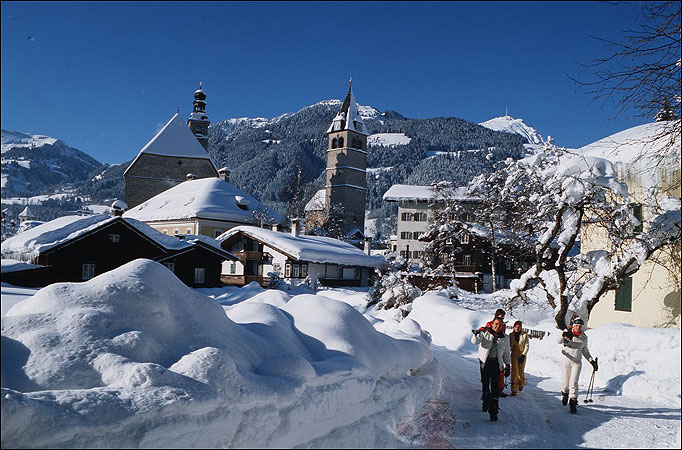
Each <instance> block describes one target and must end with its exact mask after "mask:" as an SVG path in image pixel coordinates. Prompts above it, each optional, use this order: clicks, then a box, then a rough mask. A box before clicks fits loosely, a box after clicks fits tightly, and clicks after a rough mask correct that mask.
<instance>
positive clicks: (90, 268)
mask: <svg viewBox="0 0 682 450" xmlns="http://www.w3.org/2000/svg"><path fill="white" fill-rule="evenodd" d="M82 275H83V279H84V280H89V279H90V278H93V277H94V276H95V265H94V264H90V263H85V264H83V271H82Z"/></svg>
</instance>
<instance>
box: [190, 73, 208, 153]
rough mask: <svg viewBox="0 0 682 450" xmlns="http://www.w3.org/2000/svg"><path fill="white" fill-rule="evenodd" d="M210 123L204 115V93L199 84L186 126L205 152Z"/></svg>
mask: <svg viewBox="0 0 682 450" xmlns="http://www.w3.org/2000/svg"><path fill="white" fill-rule="evenodd" d="M210 123H211V121H210V120H208V116H207V115H206V93H205V92H204V90H203V89H202V83H199V89H197V90H196V91H194V110H193V111H192V114H190V115H189V119H188V120H187V126H189V129H190V130H192V133H193V134H194V135H195V136H196V137H197V139H198V140H199V143H200V144H201V145H202V146H203V147H204V149H206V150H208V125H209V124H210Z"/></svg>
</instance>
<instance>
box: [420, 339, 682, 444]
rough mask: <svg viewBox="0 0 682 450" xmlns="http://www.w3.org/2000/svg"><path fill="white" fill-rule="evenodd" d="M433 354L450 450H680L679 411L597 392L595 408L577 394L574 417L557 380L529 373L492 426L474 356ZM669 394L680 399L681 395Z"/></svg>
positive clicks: (435, 350) (444, 351)
mask: <svg viewBox="0 0 682 450" xmlns="http://www.w3.org/2000/svg"><path fill="white" fill-rule="evenodd" d="M472 348H473V346H472ZM432 350H433V353H434V356H435V357H436V358H437V359H438V361H439V362H440V364H441V367H442V369H443V372H444V374H445V381H444V387H443V396H442V400H446V401H448V402H449V405H450V409H451V411H452V413H453V414H454V416H455V424H454V427H453V428H452V432H451V433H450V434H449V435H448V436H447V440H448V441H449V442H450V445H451V446H452V447H454V448H574V447H597V448H623V447H630V448H670V447H678V446H679V432H680V420H681V415H680V410H679V409H673V408H670V407H661V406H658V405H655V404H649V403H643V402H642V401H641V400H639V399H631V398H627V397H622V396H618V395H614V394H606V395H605V394H604V393H600V392H597V391H596V390H595V394H594V403H591V404H589V405H585V403H583V401H582V400H583V399H584V392H582V391H581V395H580V398H579V399H580V405H579V406H578V413H577V414H576V415H572V414H570V413H569V412H568V407H564V406H562V405H561V401H560V396H559V394H558V392H559V390H560V388H559V383H558V381H557V380H555V379H551V378H546V377H538V376H534V375H533V371H532V370H530V371H529V373H528V374H527V375H526V381H527V386H526V387H525V388H524V390H523V391H522V392H520V393H519V395H518V396H516V397H512V396H511V395H509V396H507V397H506V398H502V399H500V419H499V421H498V422H497V423H494V422H490V420H489V417H488V414H486V413H484V412H482V411H481V409H480V404H481V401H480V396H481V383H480V378H479V374H478V362H477V359H476V354H475V353H474V351H473V350H472V351H470V352H466V351H462V352H459V351H452V350H448V349H447V348H444V347H438V346H433V347H432ZM529 363H532V359H531V360H530V361H529ZM506 392H507V393H509V389H506ZM673 395H676V396H678V398H679V392H677V393H674V394H673Z"/></svg>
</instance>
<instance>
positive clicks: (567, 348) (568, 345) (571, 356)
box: [558, 333, 592, 364]
mask: <svg viewBox="0 0 682 450" xmlns="http://www.w3.org/2000/svg"><path fill="white" fill-rule="evenodd" d="M558 343H559V344H562V345H563V347H562V349H561V354H562V355H564V357H565V358H566V359H568V360H569V361H570V362H572V363H574V364H581V363H582V356H584V357H585V359H587V360H588V361H589V362H592V355H591V354H590V350H589V349H588V348H587V335H586V334H585V333H581V334H580V336H576V335H573V337H572V338H571V339H566V338H564V336H563V335H559V339H558Z"/></svg>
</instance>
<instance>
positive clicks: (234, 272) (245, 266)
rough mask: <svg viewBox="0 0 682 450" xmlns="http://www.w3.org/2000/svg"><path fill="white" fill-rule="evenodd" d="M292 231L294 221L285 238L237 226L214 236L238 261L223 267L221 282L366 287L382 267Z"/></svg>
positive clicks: (329, 241) (332, 242) (348, 248)
mask: <svg viewBox="0 0 682 450" xmlns="http://www.w3.org/2000/svg"><path fill="white" fill-rule="evenodd" d="M298 229H299V226H298V221H294V224H293V225H292V232H291V233H282V232H279V231H273V230H267V229H263V228H257V227H251V226H240V227H236V228H232V229H231V230H229V231H227V232H226V233H224V234H222V235H221V236H219V237H218V238H217V239H218V240H219V241H220V242H221V246H222V248H223V249H224V250H225V251H228V252H230V253H233V254H235V255H236V256H238V257H239V261H237V262H227V263H225V264H224V266H227V267H226V269H227V270H225V269H224V270H223V278H222V279H223V283H225V284H235V285H244V284H248V283H250V282H252V281H257V282H258V283H260V284H261V285H264V286H265V285H268V284H269V283H270V279H271V278H280V279H284V280H286V281H288V282H291V283H294V284H296V283H301V282H304V280H306V279H309V280H316V281H318V282H319V283H320V284H322V285H325V286H369V285H370V279H371V278H372V276H373V272H374V269H375V268H378V267H383V266H384V265H385V264H386V262H385V260H384V259H383V258H382V257H377V256H369V255H367V254H366V253H364V252H363V251H362V250H360V249H358V248H357V247H355V246H353V245H351V244H348V243H346V242H343V241H340V240H338V239H333V238H329V237H321V236H306V235H300V234H299V231H298Z"/></svg>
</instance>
